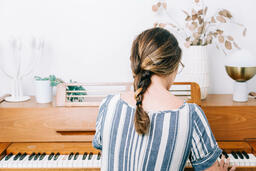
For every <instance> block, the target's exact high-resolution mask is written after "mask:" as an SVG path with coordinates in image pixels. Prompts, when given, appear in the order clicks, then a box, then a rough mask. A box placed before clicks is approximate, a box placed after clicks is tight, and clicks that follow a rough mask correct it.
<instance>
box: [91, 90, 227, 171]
mask: <svg viewBox="0 0 256 171" xmlns="http://www.w3.org/2000/svg"><path fill="white" fill-rule="evenodd" d="M134 113H135V108H134V107H132V106H130V105H129V104H128V103H127V102H125V101H124V100H122V99H121V98H120V94H118V95H109V96H107V97H106V98H105V99H104V100H103V101H102V103H101V105H100V110H99V114H98V117H97V122H96V133H95V135H94V139H93V146H94V147H95V148H97V149H100V150H102V161H101V162H102V163H101V170H104V171H105V170H107V171H146V170H156V171H158V170H161V171H166V170H171V171H178V170H183V169H184V167H185V164H186V161H187V159H189V160H190V162H191V163H192V165H193V167H194V169H195V170H204V169H206V168H208V167H210V166H211V165H212V164H213V163H214V162H215V161H216V160H217V158H218V156H219V155H220V154H221V152H222V151H221V149H220V148H219V147H218V145H217V143H216V140H215V138H214V136H213V134H212V131H211V129H210V127H209V124H208V121H207V119H206V117H205V114H204V112H203V111H202V109H201V108H200V107H199V106H198V105H197V104H194V103H186V102H184V104H183V105H182V106H180V107H179V108H178V109H176V110H165V111H154V112H153V111H152V112H151V111H150V112H148V115H149V118H150V129H149V133H148V134H145V135H140V134H138V133H137V132H136V131H135V129H134V123H133V120H134Z"/></svg>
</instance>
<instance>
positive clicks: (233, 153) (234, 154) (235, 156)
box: [231, 151, 238, 159]
mask: <svg viewBox="0 0 256 171" xmlns="http://www.w3.org/2000/svg"><path fill="white" fill-rule="evenodd" d="M231 154H232V156H233V157H234V158H235V159H238V156H237V155H236V153H235V152H234V151H231Z"/></svg>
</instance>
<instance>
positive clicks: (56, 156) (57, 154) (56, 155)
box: [54, 152, 60, 160]
mask: <svg viewBox="0 0 256 171" xmlns="http://www.w3.org/2000/svg"><path fill="white" fill-rule="evenodd" d="M59 156H60V153H59V152H58V153H56V154H55V156H54V160H57V159H58V158H59Z"/></svg>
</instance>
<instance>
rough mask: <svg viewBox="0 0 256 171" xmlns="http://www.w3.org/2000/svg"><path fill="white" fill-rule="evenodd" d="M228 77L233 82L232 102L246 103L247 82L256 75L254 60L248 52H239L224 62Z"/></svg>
mask: <svg viewBox="0 0 256 171" xmlns="http://www.w3.org/2000/svg"><path fill="white" fill-rule="evenodd" d="M225 63H226V64H225V68H226V71H227V73H228V75H229V76H230V77H231V78H232V79H233V80H234V89H233V101H237V102H246V101H248V86H247V81H248V80H250V79H251V78H252V77H253V76H254V75H255V74H256V58H255V56H254V55H252V54H251V53H250V52H249V51H248V50H244V49H242V50H239V51H237V52H235V53H234V54H232V55H230V56H229V57H228V58H227V59H226V62H225Z"/></svg>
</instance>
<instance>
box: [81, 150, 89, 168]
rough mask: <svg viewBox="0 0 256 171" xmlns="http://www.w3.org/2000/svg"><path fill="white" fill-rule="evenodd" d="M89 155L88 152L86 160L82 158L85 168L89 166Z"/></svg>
mask: <svg viewBox="0 0 256 171" xmlns="http://www.w3.org/2000/svg"><path fill="white" fill-rule="evenodd" d="M88 157H89V153H88V154H87V156H86V158H85V160H82V167H83V168H88V167H89V162H88Z"/></svg>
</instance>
